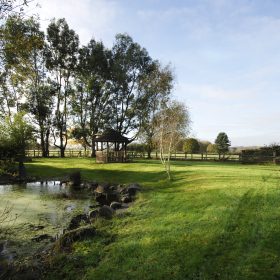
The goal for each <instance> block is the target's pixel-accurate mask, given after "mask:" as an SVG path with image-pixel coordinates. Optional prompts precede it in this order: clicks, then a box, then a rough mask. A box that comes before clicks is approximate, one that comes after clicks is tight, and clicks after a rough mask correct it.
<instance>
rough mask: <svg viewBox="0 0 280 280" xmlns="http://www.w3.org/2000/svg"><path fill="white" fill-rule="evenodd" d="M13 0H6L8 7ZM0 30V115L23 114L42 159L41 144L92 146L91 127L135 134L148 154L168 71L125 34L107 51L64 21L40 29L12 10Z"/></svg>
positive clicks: (167, 85)
mask: <svg viewBox="0 0 280 280" xmlns="http://www.w3.org/2000/svg"><path fill="white" fill-rule="evenodd" d="M12 2H13V1H11V4H13V3H14V2H13V3H12ZM0 28H1V34H2V36H1V38H0V40H1V42H0V43H1V56H0V65H1V67H0V80H1V84H0V101H1V102H0V106H1V109H2V110H1V114H0V117H2V118H5V117H7V116H8V118H9V119H10V120H11V119H12V118H13V116H14V115H15V114H17V113H20V112H22V111H25V112H26V113H27V116H28V117H29V118H28V119H29V120H30V123H31V124H32V126H33V127H34V129H35V130H34V131H35V133H36V138H37V141H38V142H39V144H40V147H41V150H42V154H43V156H48V154H49V152H48V151H49V146H50V145H54V146H55V147H57V148H58V149H59V150H60V155H61V157H63V156H64V151H65V149H66V147H67V144H68V140H69V138H71V137H72V138H75V139H76V140H77V141H78V143H82V144H83V146H84V147H90V148H91V149H92V156H94V155H95V151H94V146H95V145H94V144H93V143H94V140H95V135H96V134H97V133H98V132H102V131H103V130H105V129H107V128H112V129H115V130H116V131H118V132H120V133H121V134H123V135H126V136H129V138H130V141H132V140H133V139H135V138H136V137H138V136H139V135H140V134H141V135H142V137H143V138H145V139H146V142H147V147H148V148H147V150H148V152H149V153H150V151H151V149H152V147H153V145H154V143H153V140H152V139H153V136H154V134H155V131H154V123H155V115H156V114H157V112H159V111H160V110H161V109H162V108H163V106H164V104H166V102H167V101H168V100H169V98H170V93H171V90H172V87H173V80H174V75H173V72H172V70H171V68H170V66H169V65H167V66H164V65H161V64H160V62H158V61H157V60H155V59H153V58H152V57H151V56H150V55H149V53H148V51H147V50H146V49H145V48H144V47H142V46H141V45H140V44H138V43H137V42H135V41H134V40H133V38H132V37H130V36H129V35H128V34H117V35H116V37H115V41H114V43H113V46H112V48H107V47H106V46H104V44H103V42H102V41H95V40H93V39H92V40H90V42H89V43H88V44H86V45H84V46H80V43H79V37H78V34H76V32H75V31H74V30H73V29H71V28H70V27H69V26H68V24H67V22H66V20H65V19H53V20H52V21H51V22H50V24H49V26H48V28H47V32H46V34H44V32H43V31H41V30H40V25H39V23H38V19H36V18H33V17H32V18H23V17H20V16H18V15H15V14H12V15H10V16H8V17H7V19H6V20H4V22H3V24H2V26H1V27H0Z"/></svg>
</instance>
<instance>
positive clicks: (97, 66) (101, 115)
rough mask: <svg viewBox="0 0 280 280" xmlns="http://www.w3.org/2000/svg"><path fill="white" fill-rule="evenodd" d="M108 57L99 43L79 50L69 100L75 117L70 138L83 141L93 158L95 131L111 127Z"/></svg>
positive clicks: (91, 42) (92, 42) (107, 53)
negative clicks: (73, 91) (72, 136)
mask: <svg viewBox="0 0 280 280" xmlns="http://www.w3.org/2000/svg"><path fill="white" fill-rule="evenodd" d="M110 56H111V53H110V51H109V50H107V49H106V48H105V47H104V45H103V43H102V42H96V41H94V40H91V41H90V43H89V44H88V45H87V46H85V47H83V48H82V49H80V51H79V64H78V67H77V71H76V92H75V94H73V96H72V97H73V98H72V100H71V105H72V112H73V115H74V118H75V123H76V126H75V130H74V131H73V135H74V136H75V138H76V139H77V140H79V141H80V140H81V139H83V141H84V143H86V144H87V146H89V147H91V149H92V153H91V156H92V157H94V156H95V144H94V140H95V135H96V133H97V132H98V130H103V129H104V128H105V127H107V126H110V123H111V120H112V95H111V92H110V81H109V79H110V65H109V63H108V60H109V58H110Z"/></svg>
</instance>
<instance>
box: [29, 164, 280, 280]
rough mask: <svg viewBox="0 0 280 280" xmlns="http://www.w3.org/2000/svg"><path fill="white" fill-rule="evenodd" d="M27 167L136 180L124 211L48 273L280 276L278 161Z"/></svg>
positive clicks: (102, 224) (59, 276)
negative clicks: (138, 188)
mask: <svg viewBox="0 0 280 280" xmlns="http://www.w3.org/2000/svg"><path fill="white" fill-rule="evenodd" d="M27 169H28V172H29V174H30V175H39V176H45V177H63V175H64V174H67V173H69V172H70V171H71V170H76V169H80V170H81V171H82V175H83V177H84V178H86V179H92V180H96V181H109V182H120V183H129V182H138V183H140V184H141V185H142V186H143V188H144V191H143V192H142V193H141V194H140V195H139V198H138V200H137V201H136V202H135V203H134V205H133V206H132V207H131V208H129V210H128V211H127V212H126V213H125V214H124V215H123V217H116V218H114V219H113V220H111V221H102V220H99V221H97V222H96V225H95V226H96V227H97V229H98V235H97V236H96V237H94V238H92V239H90V240H87V241H84V242H78V243H76V244H75V245H74V247H73V251H72V252H71V254H69V253H65V254H61V255H60V256H57V257H56V258H55V260H54V261H53V265H52V268H51V269H50V271H49V274H48V275H47V277H48V278H49V279H106V280H107V279H114V280H117V279H121V280H124V279H262V280H263V279H280V172H279V171H280V168H279V167H277V166H273V165H240V164H229V163H206V162H191V163H190V162H175V163H173V165H172V172H173V176H174V180H173V181H172V182H168V181H167V180H166V175H165V174H164V172H163V168H162V166H161V164H160V163H159V162H157V161H137V162H134V163H129V164H128V163H127V164H104V165H102V164H99V165H98V164H95V163H94V162H93V161H92V160H91V159H47V160H45V159H40V160H39V159H38V160H34V162H32V163H29V164H28V165H27Z"/></svg>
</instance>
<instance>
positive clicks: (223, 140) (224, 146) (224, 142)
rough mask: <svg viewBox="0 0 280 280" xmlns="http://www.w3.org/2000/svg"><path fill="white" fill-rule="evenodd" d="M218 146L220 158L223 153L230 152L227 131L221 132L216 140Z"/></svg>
mask: <svg viewBox="0 0 280 280" xmlns="http://www.w3.org/2000/svg"><path fill="white" fill-rule="evenodd" d="M215 144H216V148H217V151H218V154H219V159H220V158H221V155H223V157H224V155H225V153H226V152H228V150H229V147H230V145H231V143H230V141H229V139H228V136H227V134H226V133H225V132H220V133H219V134H218V136H217V138H216V140H215Z"/></svg>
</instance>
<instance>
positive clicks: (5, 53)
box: [0, 16, 44, 116]
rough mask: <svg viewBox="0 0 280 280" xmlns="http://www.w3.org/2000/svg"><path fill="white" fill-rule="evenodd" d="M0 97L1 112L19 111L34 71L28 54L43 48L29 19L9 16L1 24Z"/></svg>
mask: <svg viewBox="0 0 280 280" xmlns="http://www.w3.org/2000/svg"><path fill="white" fill-rule="evenodd" d="M0 31H1V34H2V36H1V39H0V43H1V57H0V59H1V67H0V72H1V73H0V79H1V84H0V90H1V92H0V94H1V96H0V99H1V107H2V111H4V112H5V113H6V114H8V115H9V116H11V113H12V109H13V110H15V111H19V110H20V105H21V103H22V100H23V99H22V97H23V95H24V93H25V92H26V86H27V84H29V83H30V78H31V76H33V74H34V69H33V65H32V59H31V53H32V52H33V50H34V49H40V48H42V47H43V44H44V39H43V35H42V33H41V32H40V31H39V27H38V24H37V23H36V22H35V20H34V19H33V18H30V19H22V18H21V17H19V16H11V17H9V18H8V19H7V20H6V22H5V24H4V25H2V26H1V29H0Z"/></svg>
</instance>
